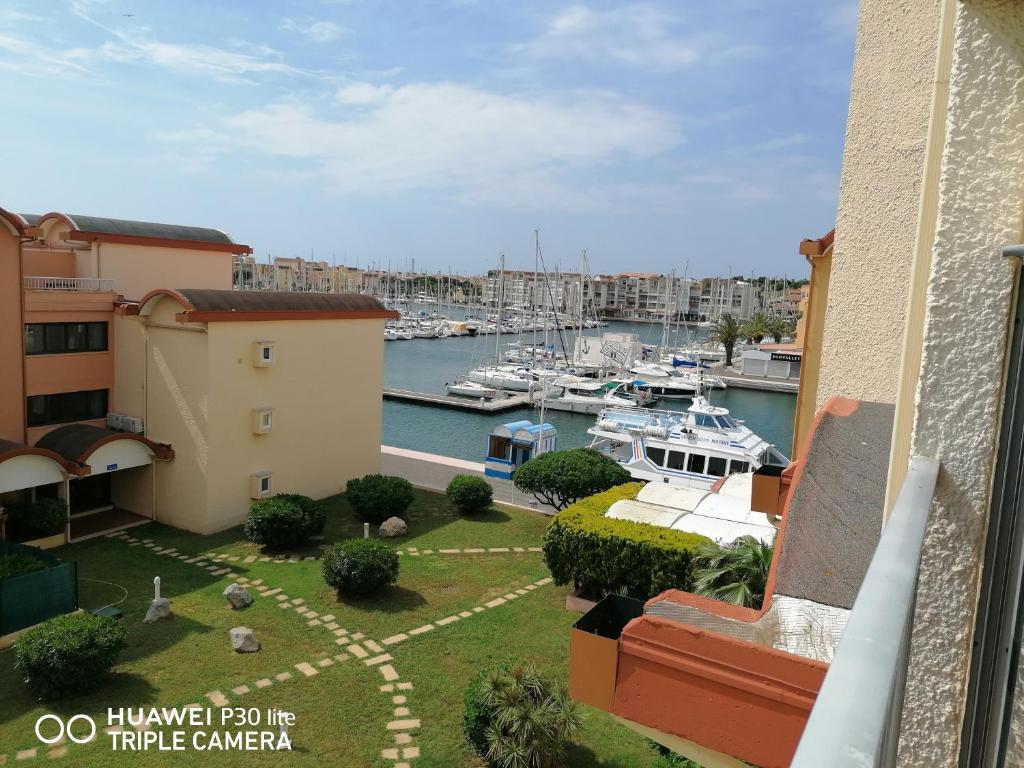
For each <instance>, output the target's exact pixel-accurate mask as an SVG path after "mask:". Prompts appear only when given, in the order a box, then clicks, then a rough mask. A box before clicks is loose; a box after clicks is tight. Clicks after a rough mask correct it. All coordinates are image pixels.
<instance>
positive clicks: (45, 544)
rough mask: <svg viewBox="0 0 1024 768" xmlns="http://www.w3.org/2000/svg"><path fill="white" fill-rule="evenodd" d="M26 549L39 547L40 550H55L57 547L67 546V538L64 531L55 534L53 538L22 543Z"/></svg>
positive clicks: (47, 537)
mask: <svg viewBox="0 0 1024 768" xmlns="http://www.w3.org/2000/svg"><path fill="white" fill-rule="evenodd" d="M21 543H22V544H24V545H25V546H26V547H39V548H40V549H54V548H56V547H63V546H64V545H65V544H67V543H68V542H67V536H66V535H65V534H64V532H63V531H61V532H60V533H55V534H53V536H44V537H43V538H41V539H32V541H23V542H21Z"/></svg>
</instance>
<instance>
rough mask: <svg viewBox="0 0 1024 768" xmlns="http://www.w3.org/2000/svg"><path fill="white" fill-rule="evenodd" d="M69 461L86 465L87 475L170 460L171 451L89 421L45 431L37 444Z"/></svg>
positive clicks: (152, 442)
mask: <svg viewBox="0 0 1024 768" xmlns="http://www.w3.org/2000/svg"><path fill="white" fill-rule="evenodd" d="M36 445H37V447H40V448H45V449H47V450H50V451H53V452H54V453H57V454H59V455H60V456H62V457H64V458H65V459H67V460H68V461H73V462H77V463H78V464H82V465H85V466H86V467H87V468H88V470H89V473H90V474H94V475H95V474H102V473H104V472H115V471H117V470H119V469H129V468H131V467H139V466H144V465H146V464H150V463H151V462H152V460H153V459H154V458H157V459H164V460H170V459H173V458H174V450H173V449H172V448H171V446H169V445H166V444H165V443H158V442H155V441H153V440H150V439H149V438H148V437H145V436H143V435H136V434H134V433H132V432H118V431H117V430H114V429H105V428H103V427H94V426H92V425H89V424H67V425H65V426H63V427H57V429H55V430H53V431H52V432H47V433H46V434H45V435H43V437H41V438H40V439H39V442H38V443H36Z"/></svg>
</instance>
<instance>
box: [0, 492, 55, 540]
mask: <svg viewBox="0 0 1024 768" xmlns="http://www.w3.org/2000/svg"><path fill="white" fill-rule="evenodd" d="M7 512H8V513H9V517H8V519H7V531H8V533H9V534H10V537H11V538H12V539H15V540H18V541H29V540H31V539H39V538H42V537H44V536H53V535H54V534H56V533H62V532H63V531H64V526H65V525H67V522H68V505H67V504H66V503H65V502H64V501H62V500H61V499H50V498H43V499H37V500H36V501H32V502H28V503H26V504H9V505H7Z"/></svg>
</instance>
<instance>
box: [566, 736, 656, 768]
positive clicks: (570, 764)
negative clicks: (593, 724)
mask: <svg viewBox="0 0 1024 768" xmlns="http://www.w3.org/2000/svg"><path fill="white" fill-rule="evenodd" d="M656 757H657V756H656V755H655V754H654V753H653V752H652V753H651V760H650V763H653V762H654V760H655V758H656ZM650 763H646V765H650ZM563 765H564V766H565V768H637V762H636V758H634V757H629V758H626V757H623V758H621V759H620V758H616V757H612V758H608V759H604V758H600V757H598V756H597V755H596V754H595V753H594V750H592V749H590V748H589V747H585V746H583V745H582V744H577V743H575V742H574V743H572V744H570V745H569V746H568V748H567V749H566V750H565V762H564V763H563Z"/></svg>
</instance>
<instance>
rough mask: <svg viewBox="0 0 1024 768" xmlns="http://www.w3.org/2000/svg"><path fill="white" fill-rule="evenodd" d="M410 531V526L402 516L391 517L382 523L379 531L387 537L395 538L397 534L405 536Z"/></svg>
mask: <svg viewBox="0 0 1024 768" xmlns="http://www.w3.org/2000/svg"><path fill="white" fill-rule="evenodd" d="M408 531H409V526H407V525H406V524H405V520H403V519H402V518H400V517H389V518H388V519H387V520H385V521H384V522H383V523H381V524H380V529H379V533H380V535H381V536H382V537H383V538H385V539H393V538H395V537H397V536H405V534H406V533H407V532H408Z"/></svg>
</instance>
